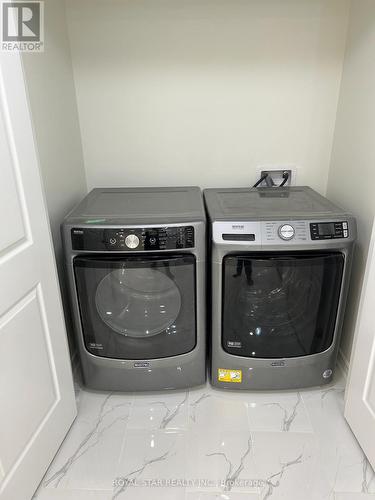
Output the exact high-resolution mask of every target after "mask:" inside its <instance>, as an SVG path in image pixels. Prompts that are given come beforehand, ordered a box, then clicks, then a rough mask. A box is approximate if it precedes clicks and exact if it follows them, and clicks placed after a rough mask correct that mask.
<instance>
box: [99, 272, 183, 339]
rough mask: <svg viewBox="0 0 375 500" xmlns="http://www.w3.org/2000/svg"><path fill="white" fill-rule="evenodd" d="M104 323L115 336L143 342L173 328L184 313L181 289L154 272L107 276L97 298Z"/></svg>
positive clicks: (170, 280) (162, 275)
mask: <svg viewBox="0 0 375 500" xmlns="http://www.w3.org/2000/svg"><path fill="white" fill-rule="evenodd" d="M95 304H96V309H97V311H98V313H99V316H100V318H101V319H102V320H103V322H104V323H105V324H106V325H107V326H109V327H110V328H111V329H112V330H114V331H115V332H117V333H119V334H121V335H124V336H129V337H135V338H142V337H150V336H153V335H158V334H159V333H161V332H163V331H165V330H167V329H168V328H170V327H172V328H173V324H174V323H175V321H176V319H177V317H178V315H179V312H180V309H181V295H180V291H179V289H178V287H177V286H176V284H175V283H174V282H173V280H172V279H171V278H169V277H168V276H167V275H166V274H164V273H163V272H160V271H158V270H157V269H154V268H133V269H128V268H120V269H115V270H113V271H111V272H110V273H108V274H107V275H106V276H105V277H104V278H103V279H102V280H101V281H100V283H99V285H98V287H97V289H96V295H95Z"/></svg>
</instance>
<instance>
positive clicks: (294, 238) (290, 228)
mask: <svg viewBox="0 0 375 500" xmlns="http://www.w3.org/2000/svg"><path fill="white" fill-rule="evenodd" d="M281 240H282V241H285V242H287V241H289V242H290V243H296V244H297V243H304V242H306V241H308V240H309V233H308V224H307V223H306V221H304V220H296V221H267V222H263V223H262V243H263V244H264V245H267V244H270V245H275V244H278V243H282V241H281Z"/></svg>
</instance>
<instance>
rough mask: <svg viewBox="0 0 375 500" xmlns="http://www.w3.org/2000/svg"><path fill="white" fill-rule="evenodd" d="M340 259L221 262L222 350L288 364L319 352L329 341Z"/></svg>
mask: <svg viewBox="0 0 375 500" xmlns="http://www.w3.org/2000/svg"><path fill="white" fill-rule="evenodd" d="M343 268H344V256H343V255H342V254H341V253H324V254H323V253H306V252H305V253H301V254H296V253H293V254H252V255H251V254H246V255H228V256H226V257H225V258H224V260H223V297H222V301H223V303H222V306H223V318H222V345H223V349H224V350H225V351H226V352H228V353H230V354H235V355H237V356H246V357H253V358H288V357H296V356H306V355H310V354H316V353H319V352H322V351H325V350H326V349H328V348H329V347H330V345H331V344H332V341H333V337H334V331H335V325H336V316H337V308H338V303H339V298H340V291H341V281H342V275H343Z"/></svg>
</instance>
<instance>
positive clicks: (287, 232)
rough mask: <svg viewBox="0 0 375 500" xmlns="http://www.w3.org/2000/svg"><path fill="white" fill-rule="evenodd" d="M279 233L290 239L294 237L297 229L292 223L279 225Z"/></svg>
mask: <svg viewBox="0 0 375 500" xmlns="http://www.w3.org/2000/svg"><path fill="white" fill-rule="evenodd" d="M278 233H279V236H280V238H281V239H282V240H285V241H288V240H291V239H292V238H294V235H295V230H294V227H293V226H291V225H290V224H283V225H282V226H280V227H279V230H278Z"/></svg>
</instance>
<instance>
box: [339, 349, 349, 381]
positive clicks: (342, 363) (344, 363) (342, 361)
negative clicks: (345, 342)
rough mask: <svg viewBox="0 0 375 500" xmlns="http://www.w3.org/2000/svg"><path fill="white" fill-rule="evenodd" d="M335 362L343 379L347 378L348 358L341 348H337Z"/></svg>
mask: <svg viewBox="0 0 375 500" xmlns="http://www.w3.org/2000/svg"><path fill="white" fill-rule="evenodd" d="M337 364H338V366H339V368H340V369H341V371H342V373H343V375H344V377H345V379H347V378H348V375H349V360H348V358H347V357H346V356H345V354H344V353H343V351H342V349H340V350H339V354H338V356H337Z"/></svg>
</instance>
